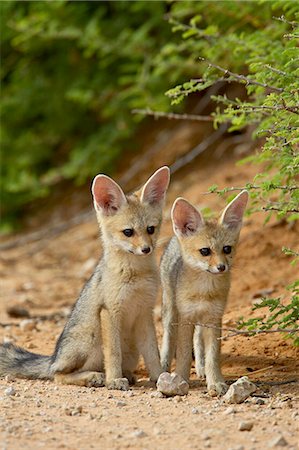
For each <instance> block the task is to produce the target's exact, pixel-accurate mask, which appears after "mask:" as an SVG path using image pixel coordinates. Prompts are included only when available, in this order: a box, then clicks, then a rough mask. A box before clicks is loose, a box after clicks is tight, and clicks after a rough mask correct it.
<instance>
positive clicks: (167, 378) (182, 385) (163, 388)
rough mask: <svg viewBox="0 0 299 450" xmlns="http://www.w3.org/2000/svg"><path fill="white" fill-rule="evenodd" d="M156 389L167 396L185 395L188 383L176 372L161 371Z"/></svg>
mask: <svg viewBox="0 0 299 450" xmlns="http://www.w3.org/2000/svg"><path fill="white" fill-rule="evenodd" d="M157 389H158V391H159V392H162V394H164V395H166V396H168V397H171V396H175V395H187V394H188V391H189V384H188V383H187V381H185V380H184V378H183V377H181V376H180V375H178V374H177V373H168V372H163V373H161V375H160V376H159V378H158V381H157Z"/></svg>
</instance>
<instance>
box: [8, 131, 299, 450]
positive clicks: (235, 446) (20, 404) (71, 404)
mask: <svg viewBox="0 0 299 450" xmlns="http://www.w3.org/2000/svg"><path fill="white" fill-rule="evenodd" d="M182 133H183V132H182V130H181V134H182ZM184 133H185V135H184V134H183V135H182V136H181V140H182V141H183V142H184V140H185V139H186V138H187V137H188V128H186V129H184ZM190 133H191V131H190ZM190 133H189V134H190ZM186 136H187V137H186ZM177 138H178V137H177ZM190 139H191V138H190ZM179 148H181V147H179ZM167 155H168V153H167V149H165V152H164V153H163V152H162V153H161V152H160V156H159V157H155V161H152V160H151V162H149V163H148V165H146V164H145V167H144V169H143V172H142V173H141V175H140V177H141V178H143V179H146V177H147V176H148V175H149V174H150V173H151V172H152V166H153V164H154V163H155V164H154V166H153V169H154V168H156V167H158V166H159V165H162V164H164V163H168V162H169V158H168V156H167ZM238 158H239V155H238V154H236V153H235V152H230V153H229V154H228V155H227V156H226V153H225V154H222V155H221V156H219V155H218V157H217V155H214V156H213V157H210V156H209V155H207V156H203V157H201V158H198V159H196V161H195V162H194V163H192V164H191V165H189V166H187V167H186V168H185V169H183V170H181V171H179V172H178V173H177V174H176V175H175V176H174V177H173V180H172V184H171V188H170V192H169V195H168V201H167V207H166V213H165V222H164V225H163V231H162V236H161V247H160V249H159V251H158V255H157V257H158V258H159V257H160V255H161V251H162V249H163V245H164V244H165V242H166V241H167V238H168V237H169V236H171V234H172V230H171V224H170V217H169V211H170V207H171V204H172V202H173V200H174V199H175V198H176V197H177V196H181V195H183V196H184V197H185V198H187V199H188V200H190V201H191V202H193V203H195V204H197V205H198V206H201V207H206V206H209V207H210V208H211V209H212V210H213V209H215V210H216V211H220V209H221V208H222V207H224V205H225V203H224V201H223V200H219V198H218V197H217V196H216V195H203V194H202V193H203V192H205V191H207V189H208V187H209V186H211V185H212V184H213V183H216V184H218V185H219V186H242V185H244V183H246V182H247V181H251V179H252V177H253V176H254V174H255V170H256V169H255V168H254V167H250V166H236V165H235V162H236V161H237V160H238ZM140 181H141V180H140ZM138 182H139V180H138ZM136 184H137V182H136ZM86 198H87V199H88V198H89V192H88V188H86V196H85V200H84V202H85V203H86ZM64 201H65V200H64ZM71 201H72V202H73V203H74V202H75V201H76V197H74V198H72V199H71ZM73 203H72V204H73ZM79 203H80V202H79ZM67 207H68V205H67V204H66V203H64V205H63V206H62V208H67ZM90 207H92V206H91V201H90ZM79 209H80V204H79V205H78V211H79ZM55 211H56V212H55ZM55 211H52V212H50V213H49V215H48V217H47V220H48V223H49V227H51V226H52V225H53V223H55V220H56V219H57V214H58V213H57V211H58V209H57V210H55ZM263 214H264V213H259V214H255V215H253V216H251V217H250V218H249V219H246V220H245V223H244V228H243V230H242V233H241V240H240V245H239V248H238V254H237V258H236V261H235V269H234V271H233V276H232V278H233V281H232V287H231V293H230V298H229V303H228V306H227V309H226V313H225V316H224V326H227V327H228V326H234V323H235V321H236V320H237V319H238V318H239V317H240V316H245V317H248V316H251V315H252V312H251V307H252V304H253V302H255V301H256V300H257V299H258V298H259V297H261V296H262V295H263V294H264V293H269V294H270V295H273V296H279V295H283V296H285V298H286V299H287V296H286V295H287V294H286V291H285V289H284V287H285V286H286V285H287V284H288V283H290V282H292V281H293V280H295V278H296V268H295V267H292V266H291V265H290V259H289V257H287V256H283V255H282V254H281V247H282V246H287V247H291V248H296V245H298V227H297V228H296V227H290V226H289V225H288V224H287V223H286V222H280V223H277V222H275V221H270V223H269V224H267V225H266V226H264V225H263V221H264V215H263ZM44 225H45V223H44ZM100 253H101V244H100V241H99V239H98V228H97V224H96V221H95V219H92V220H90V221H89V222H87V223H83V224H81V225H78V226H75V227H72V228H70V229H68V230H67V231H65V232H64V233H61V234H59V235H58V236H55V237H54V238H48V237H47V235H46V234H45V236H44V237H43V238H42V239H40V240H39V241H38V242H33V243H28V244H25V245H21V246H18V247H16V248H12V249H9V250H5V251H3V252H2V254H1V259H0V271H1V297H2V298H1V303H0V314H1V327H0V338H1V339H4V340H6V341H8V340H10V341H12V342H15V343H16V344H18V345H20V346H23V347H25V348H26V349H29V350H30V351H33V352H37V353H43V354H51V352H52V351H53V348H54V345H55V341H56V339H57V337H58V336H59V334H60V332H61V330H62V328H63V325H64V323H65V320H66V317H67V315H68V314H69V311H70V307H71V305H72V304H73V303H74V301H75V299H76V297H77V296H78V294H79V292H80V290H81V288H82V286H83V284H84V282H85V281H86V280H87V279H88V277H89V276H90V274H91V273H92V271H93V268H94V266H95V264H96V262H97V259H98V258H99V256H100ZM159 302H160V299H158V301H157V307H156V309H155V320H156V325H157V332H158V336H159V342H161V336H162V326H161V312H160V306H159V305H160V303H159ZM12 306H17V307H21V308H23V309H24V310H25V311H27V313H28V314H29V315H30V318H31V319H32V321H33V322H31V325H29V327H28V325H27V326H26V325H24V322H23V321H24V318H14V317H11V315H9V314H8V308H9V307H12ZM29 328H30V329H29ZM298 368H299V363H298V350H297V349H296V348H294V347H293V346H292V345H291V342H290V340H286V339H283V337H282V336H280V335H278V334H273V335H270V334H267V335H260V336H258V337H245V336H236V337H232V338H228V339H224V340H223V342H222V370H223V373H224V375H225V378H226V379H227V381H228V382H229V383H230V382H232V381H234V380H236V379H237V378H239V377H240V376H242V375H245V374H247V375H248V376H249V377H250V379H251V380H252V381H253V382H255V383H257V385H258V388H259V390H258V392H257V394H256V395H257V396H253V397H251V398H249V399H248V400H247V401H246V402H245V403H243V404H241V405H234V406H231V405H226V404H224V403H223V401H222V399H221V398H219V399H217V398H209V397H208V395H207V393H206V386H205V384H204V383H203V382H200V381H197V380H196V378H195V374H194V373H193V375H192V383H191V389H190V391H189V394H188V396H186V397H174V398H170V399H167V398H161V397H160V396H159V395H157V393H156V389H155V385H154V384H153V383H151V382H149V381H147V374H146V371H145V368H144V366H143V363H142V362H141V363H140V367H139V369H138V371H137V374H136V375H137V378H138V383H137V385H136V386H134V387H133V388H132V389H131V390H130V391H128V392H117V391H108V390H107V389H106V388H98V389H95V388H91V389H88V388H81V387H76V386H56V385H55V384H54V383H52V382H48V381H30V380H13V379H9V378H6V379H0V442H1V449H3V450H4V449H5V450H17V449H38V448H45V449H59V448H65V449H80V450H85V449H92V448H95V449H123V448H131V449H171V450H174V449H189V448H192V449H205V448H210V449H212V450H217V449H231V450H241V449H243V450H247V449H248V450H254V449H255V450H264V449H267V448H280V447H282V446H285V448H288V449H296V448H297V441H298V422H299V414H298V403H299V393H298V386H299V383H298V377H299V375H298ZM260 369H263V370H262V371H259V372H257V373H252V372H253V371H257V370H260ZM193 372H194V370H193ZM241 422H246V423H247V422H249V425H248V423H247V426H245V428H246V427H247V428H251V429H250V430H249V431H246V430H245V431H241V430H240V428H242V426H241Z"/></svg>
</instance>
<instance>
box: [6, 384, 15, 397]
mask: <svg viewBox="0 0 299 450" xmlns="http://www.w3.org/2000/svg"><path fill="white" fill-rule="evenodd" d="M4 394H5V395H8V396H10V395H16V390H15V388H13V387H12V386H9V387H8V388H7V389H5V391H4Z"/></svg>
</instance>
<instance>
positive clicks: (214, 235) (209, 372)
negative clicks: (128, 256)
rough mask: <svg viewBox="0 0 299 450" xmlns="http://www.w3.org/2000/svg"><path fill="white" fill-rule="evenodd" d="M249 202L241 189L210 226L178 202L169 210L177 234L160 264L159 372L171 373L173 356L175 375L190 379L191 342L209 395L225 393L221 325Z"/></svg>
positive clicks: (186, 203) (192, 210)
mask: <svg viewBox="0 0 299 450" xmlns="http://www.w3.org/2000/svg"><path fill="white" fill-rule="evenodd" d="M247 200H248V193H247V191H242V192H241V193H240V194H239V195H238V196H237V197H236V198H235V199H234V200H233V201H232V202H231V203H229V205H228V206H227V207H226V208H225V210H224V211H223V213H222V215H221V217H220V219H219V221H218V222H212V221H205V220H204V219H203V217H202V215H201V214H200V213H199V212H198V211H197V210H196V209H195V208H194V207H193V206H192V205H191V204H190V203H188V202H187V201H186V200H184V199H183V198H178V199H177V200H176V201H175V202H174V205H173V208H172V212H171V217H172V222H173V229H174V233H175V235H176V236H175V237H173V238H172V239H171V241H170V243H169V245H168V247H167V248H166V251H165V253H164V255H163V257H162V261H161V281H162V287H163V300H162V320H163V327H164V335H163V343H162V351H161V364H162V368H163V370H164V371H169V370H170V366H171V362H172V359H173V358H174V357H176V372H177V373H178V374H180V375H181V376H182V377H183V378H185V380H187V381H188V379H189V373H190V368H191V362H192V342H193V345H194V354H195V366H196V373H197V375H198V376H199V377H204V376H206V380H207V386H208V392H209V394H210V395H211V396H215V395H221V394H224V393H225V392H226V390H227V386H226V384H225V382H224V379H223V377H222V375H221V370H220V341H219V338H220V336H221V332H220V327H221V323H222V316H223V312H224V308H225V305H226V301H227V296H228V292H229V288H230V268H231V265H232V261H233V257H234V254H235V250H236V245H237V242H238V239H239V233H240V230H241V226H242V217H243V213H244V210H245V207H246V204H247ZM196 323H203V324H207V325H211V326H212V327H214V328H206V327H200V326H199V325H196V326H195V325H194V324H196Z"/></svg>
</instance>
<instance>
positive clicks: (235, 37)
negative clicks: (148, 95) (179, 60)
mask: <svg viewBox="0 0 299 450" xmlns="http://www.w3.org/2000/svg"><path fill="white" fill-rule="evenodd" d="M183 3H184V5H178V7H177V9H178V10H177V16H178V18H179V19H180V21H179V20H178V18H175V19H172V23H173V24H174V30H175V31H181V32H182V38H183V40H185V41H186V42H185V51H187V54H189V55H190V56H192V57H196V58H197V60H198V71H199V74H200V76H199V77H198V78H197V79H191V80H189V81H185V82H184V83H183V84H180V85H177V86H175V87H174V88H172V89H169V90H168V91H167V93H166V94H167V95H168V96H169V97H170V99H171V102H172V104H173V105H176V104H178V103H180V102H181V101H182V100H183V99H184V98H185V97H187V96H188V95H190V94H191V93H197V92H201V91H203V90H206V89H207V87H210V86H212V85H213V84H215V83H217V82H219V81H222V82H226V83H232V82H233V83H239V84H240V85H242V86H243V87H244V89H245V90H246V93H247V98H246V100H244V99H240V98H237V97H236V98H228V97H227V96H226V95H218V96H213V97H212V99H213V100H214V101H216V102H217V103H218V104H219V107H218V108H217V109H216V111H215V113H214V123H215V126H218V125H219V124H221V123H223V122H228V123H230V128H229V131H236V130H242V129H243V128H245V127H247V126H248V125H251V126H252V125H253V126H254V132H253V137H256V138H260V139H263V140H264V144H263V146H262V148H261V151H259V152H258V153H257V154H256V155H253V156H250V157H249V158H247V159H246V160H244V161H243V162H247V163H248V162H251V163H255V164H261V165H262V166H261V167H262V171H261V172H259V173H258V174H257V175H256V177H255V179H254V180H253V181H252V182H251V183H248V184H247V186H246V188H247V189H248V190H250V191H251V198H252V202H251V212H253V211H255V210H257V209H259V208H260V206H261V205H262V206H263V208H264V209H265V210H266V211H269V212H270V213H269V215H268V218H267V219H269V218H270V216H271V212H273V211H274V212H276V213H277V215H278V217H280V218H281V217H284V216H286V217H287V220H289V221H291V220H296V219H298V218H299V209H298V205H299V189H298V186H297V183H296V182H297V180H298V174H299V154H298V144H299V132H298V131H299V65H298V61H299V51H298V33H299V24H298V20H296V19H297V18H298V16H299V13H298V8H296V6H295V5H294V2H289V1H276V2H266V3H265V2H242V8H239V6H240V5H239V4H238V2H217V5H215V7H213V8H211V10H209V13H208V14H207V12H206V11H205V9H204V6H203V5H202V4H201V3H202V2H198V3H197V2H195V4H192V3H190V9H189V11H187V10H186V2H183ZM257 6H258V7H257ZM174 13H175V11H174ZM275 13H276V15H281V14H282V13H283V14H284V16H280V17H273V15H274V14H275ZM193 14H194V16H193V17H190V15H193ZM207 17H208V19H209V20H207ZM211 24H213V26H211ZM195 55H196V56H195ZM187 60H188V57H187ZM227 190H231V189H230V188H229V189H223V190H218V187H215V186H212V187H211V189H210V191H211V192H219V193H220V194H223V193H225V192H227Z"/></svg>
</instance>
